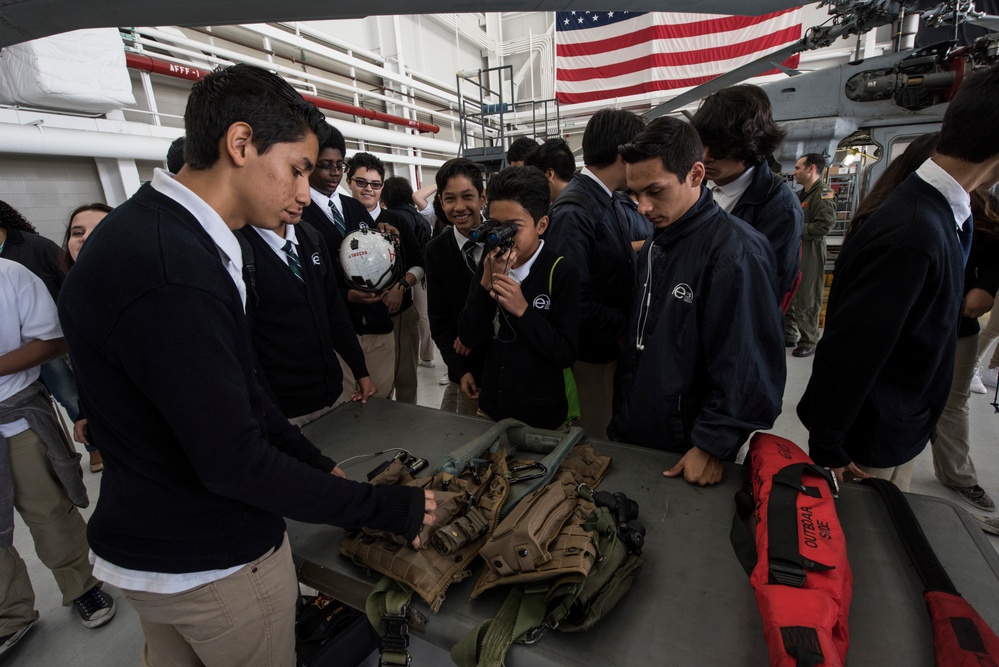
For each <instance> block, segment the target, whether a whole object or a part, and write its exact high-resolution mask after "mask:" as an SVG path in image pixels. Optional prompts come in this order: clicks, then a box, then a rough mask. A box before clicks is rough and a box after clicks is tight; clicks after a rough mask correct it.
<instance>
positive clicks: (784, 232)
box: [732, 161, 804, 300]
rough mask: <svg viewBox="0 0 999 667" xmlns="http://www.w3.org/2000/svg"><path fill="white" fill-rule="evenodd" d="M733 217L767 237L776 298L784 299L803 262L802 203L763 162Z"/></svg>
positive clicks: (733, 212) (755, 170) (758, 166)
mask: <svg viewBox="0 0 999 667" xmlns="http://www.w3.org/2000/svg"><path fill="white" fill-rule="evenodd" d="M732 215H734V216H735V217H737V218H741V219H742V220H745V221H746V222H748V223H749V225H750V226H751V227H752V228H753V229H755V230H756V231H758V232H760V233H761V234H763V235H764V236H766V237H767V240H768V241H770V247H771V248H772V249H773V251H774V262H775V264H774V266H775V268H776V269H777V287H778V292H777V298H778V300H780V299H783V297H784V295H785V294H787V293H788V291H789V290H790V289H791V285H792V284H793V283H794V280H795V278H796V277H797V276H798V264H799V263H800V261H801V225H802V221H803V220H804V213H803V212H802V210H801V202H799V201H798V197H797V195H795V194H794V192H793V191H792V190H791V188H790V187H789V186H788V184H787V183H785V182H784V179H783V178H781V177H780V176H779V175H777V174H775V173H773V172H772V171H770V167H769V165H767V163H766V162H765V161H764V162H761V163H760V164H758V165H756V168H755V169H754V170H753V178H752V180H751V181H750V184H749V188H748V189H747V190H746V191H745V192H744V193H742V196H741V197H739V201H738V202H737V203H736V205H735V208H733V209H732Z"/></svg>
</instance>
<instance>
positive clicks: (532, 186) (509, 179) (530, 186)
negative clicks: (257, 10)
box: [488, 167, 552, 224]
mask: <svg viewBox="0 0 999 667" xmlns="http://www.w3.org/2000/svg"><path fill="white" fill-rule="evenodd" d="M488 197H489V203H492V202H494V201H515V202H517V203H518V204H520V205H521V206H523V207H524V210H525V211H527V212H528V213H529V214H530V215H531V217H532V218H534V222H535V224H537V222H538V220H540V219H541V218H543V217H545V216H546V215H548V207H549V206H550V205H551V197H552V195H551V190H549V189H548V179H547V178H545V175H544V173H542V171H541V170H540V169H538V168H537V167H507V168H506V169H504V170H503V171H501V172H499V173H498V174H496V175H495V176H493V177H492V178H490V179H489V193H488Z"/></svg>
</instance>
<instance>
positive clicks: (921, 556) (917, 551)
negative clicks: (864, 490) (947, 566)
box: [863, 479, 960, 595]
mask: <svg viewBox="0 0 999 667" xmlns="http://www.w3.org/2000/svg"><path fill="white" fill-rule="evenodd" d="M863 483H864V484H867V485H868V486H873V487H874V488H875V489H877V491H878V494H880V496H881V499H882V500H884V501H885V506H886V507H887V508H888V516H889V517H891V522H892V524H894V525H895V530H896V531H897V532H898V537H899V539H900V540H901V541H902V546H904V547H905V551H906V553H908V554H909V558H911V559H912V564H913V565H914V566H915V568H916V572H917V573H918V574H919V578H920V579H921V580H922V582H923V586H925V587H926V590H927V591H941V592H943V593H950V594H951V595H960V594H959V593H958V592H957V589H956V588H954V583H953V582H952V581H951V580H950V577H949V576H948V575H947V572H946V570H944V568H943V565H941V564H940V559H939V558H937V555H936V554H935V553H934V552H933V547H931V546H930V543H929V541H928V540H927V539H926V534H925V533H924V532H923V528H922V526H920V525H919V520H918V519H916V515H915V514H913V513H912V508H911V507H909V501H907V500H906V499H905V496H904V495H902V492H901V491H899V490H898V487H897V486H895V485H894V484H892V483H891V482H889V481H887V480H884V479H865V480H863Z"/></svg>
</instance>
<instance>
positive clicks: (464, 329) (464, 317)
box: [458, 167, 579, 428]
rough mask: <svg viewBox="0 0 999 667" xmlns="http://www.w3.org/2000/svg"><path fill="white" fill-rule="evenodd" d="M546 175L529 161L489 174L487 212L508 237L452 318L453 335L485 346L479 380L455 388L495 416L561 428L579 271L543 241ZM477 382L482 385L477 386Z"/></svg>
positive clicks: (486, 259)
mask: <svg viewBox="0 0 999 667" xmlns="http://www.w3.org/2000/svg"><path fill="white" fill-rule="evenodd" d="M548 197H549V193H548V181H547V179H545V175H544V174H542V173H541V172H540V171H539V170H538V169H536V168H534V167H509V168H507V169H504V170H503V171H501V172H499V173H498V174H496V175H495V176H493V177H492V179H490V181H489V191H488V199H489V215H490V217H491V218H492V219H494V220H496V221H497V222H499V223H500V224H501V225H513V226H514V227H515V228H516V232H515V234H514V236H513V245H512V246H511V247H509V248H505V247H502V246H501V247H497V248H493V249H491V250H490V251H489V252H488V253H486V255H485V256H484V258H483V260H482V262H481V265H480V268H479V270H478V272H477V274H476V280H475V281H473V283H472V285H471V288H470V290H469V294H468V300H467V301H466V302H465V309H464V310H463V311H462V313H461V317H460V318H459V320H458V338H460V339H461V342H462V343H464V344H465V345H467V346H469V347H470V348H471V349H473V350H476V349H478V348H480V347H485V368H484V370H483V371H482V381H481V383H477V382H475V379H474V378H473V377H472V376H471V374H466V375H465V376H463V377H462V379H461V390H462V391H463V392H465V394H466V395H467V396H468V397H469V398H477V399H478V400H479V409H480V411H481V412H482V413H483V414H484V415H485V416H487V417H489V418H491V419H495V420H497V421H498V420H500V419H504V418H506V417H513V418H515V419H519V420H521V421H523V422H525V423H527V424H530V425H531V426H536V427H539V428H560V427H561V426H562V425H563V424H564V423H565V422H566V420H567V418H568V416H569V404H568V401H567V398H566V384H565V382H566V378H565V373H564V369H566V368H569V367H570V366H572V362H573V361H575V359H576V342H577V339H578V336H579V274H578V273H577V272H576V269H575V267H573V266H572V264H571V263H570V262H569V261H568V260H567V259H565V258H562V257H560V256H559V255H557V254H556V253H555V252H553V251H552V250H551V249H549V248H547V247H545V242H544V241H542V240H541V239H540V236H541V235H542V234H543V233H544V232H545V229H546V228H547V227H548V215H547V212H548ZM480 387H481V388H480Z"/></svg>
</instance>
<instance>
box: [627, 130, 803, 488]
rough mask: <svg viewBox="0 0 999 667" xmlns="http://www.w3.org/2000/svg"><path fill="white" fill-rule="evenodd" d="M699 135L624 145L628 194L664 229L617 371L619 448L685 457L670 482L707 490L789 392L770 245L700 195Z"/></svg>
mask: <svg viewBox="0 0 999 667" xmlns="http://www.w3.org/2000/svg"><path fill="white" fill-rule="evenodd" d="M701 154H702V148H701V142H700V140H699V139H698V137H697V132H696V131H695V130H694V129H693V128H692V127H691V126H690V125H689V124H687V123H685V122H683V121H680V120H677V119H675V118H657V119H656V120H654V121H652V122H651V123H649V126H648V127H647V128H645V130H643V131H642V132H641V133H640V134H639V135H638V136H637V137H635V140H634V141H633V142H632V143H630V144H627V145H625V146H622V148H621V155H622V156H623V157H624V161H625V162H626V163H627V165H628V188H629V189H630V190H631V191H632V192H634V193H635V194H636V195H637V196H638V209H639V211H640V212H641V213H642V215H644V216H645V217H647V218H648V219H649V221H650V222H651V223H652V224H653V226H654V227H655V231H654V232H653V235H652V237H651V238H650V240H649V241H648V242H646V243H645V246H644V247H643V248H642V254H641V256H640V257H639V267H638V275H639V287H638V290H637V294H636V299H635V303H636V306H637V307H636V308H635V312H634V313H633V314H632V318H631V322H630V325H629V328H628V344H627V347H626V348H625V354H624V356H623V358H622V361H621V366H620V369H619V371H618V377H617V387H616V389H617V390H616V391H615V398H616V404H615V405H616V409H615V412H614V420H613V421H612V422H611V427H610V430H611V437H613V438H614V439H615V440H621V441H624V442H630V443H634V444H636V445H643V446H645V447H653V448H655V449H663V450H666V451H670V452H676V453H678V454H682V455H683V457H682V458H681V459H680V461H679V463H677V464H676V465H675V466H673V468H672V469H670V470H668V471H666V472H664V473H663V474H664V475H665V476H666V477H675V476H677V475H680V474H682V475H683V477H684V479H686V480H687V481H688V482H690V483H691V484H699V485H701V486H705V485H708V484H715V483H717V482H719V481H721V478H722V461H725V460H733V459H734V457H735V454H736V452H738V450H739V447H740V446H741V445H742V443H743V442H745V440H746V438H747V437H748V436H749V434H750V433H752V432H753V431H756V430H760V429H768V428H770V427H771V426H773V424H774V420H775V419H776V418H777V415H779V414H780V409H781V402H782V395H783V393H784V379H785V355H784V346H783V344H782V342H783V332H784V329H783V322H782V320H781V313H780V309H779V307H778V305H777V301H776V299H774V293H775V285H774V283H775V280H776V274H775V271H774V259H773V251H772V250H771V249H770V245H769V244H768V243H767V239H766V237H764V236H763V235H762V234H760V233H759V232H757V231H756V230H754V229H753V228H752V227H750V226H749V225H747V224H746V223H745V222H743V221H742V220H740V219H738V218H735V217H733V216H731V215H729V214H728V213H726V212H725V211H723V210H722V209H721V208H719V206H718V204H717V203H716V202H715V201H714V199H713V198H712V197H711V192H710V191H709V190H707V188H705V187H703V185H702V184H703V182H704V164H703V163H702V162H701Z"/></svg>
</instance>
